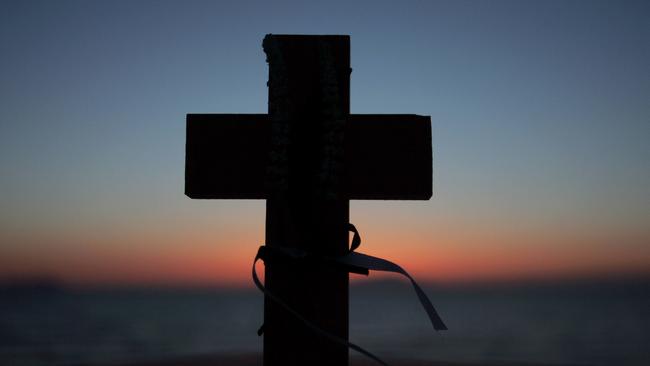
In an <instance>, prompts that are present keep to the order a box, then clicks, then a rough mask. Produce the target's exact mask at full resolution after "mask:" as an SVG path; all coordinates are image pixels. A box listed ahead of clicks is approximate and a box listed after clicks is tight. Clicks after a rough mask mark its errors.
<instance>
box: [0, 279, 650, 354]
mask: <svg viewBox="0 0 650 366" xmlns="http://www.w3.org/2000/svg"><path fill="white" fill-rule="evenodd" d="M423 287H424V288H425V291H426V293H427V294H428V295H429V297H430V298H431V300H432V302H433V303H434V305H435V306H436V308H437V310H438V311H439V313H440V315H441V316H442V318H443V319H444V321H445V322H446V324H447V326H448V328H449V330H447V331H440V332H436V331H434V330H433V329H432V327H431V324H430V323H429V321H428V319H427V317H426V313H425V312H424V310H423V309H422V308H421V305H420V304H419V302H418V299H417V296H416V295H415V293H414V291H413V289H412V288H411V287H410V284H409V283H408V282H403V281H375V282H372V281H371V282H362V283H355V284H353V285H352V286H351V289H350V340H351V341H352V342H354V343H356V344H358V345H360V346H361V347H364V348H365V349H367V350H369V351H371V352H373V353H375V354H377V355H378V356H380V357H384V358H388V359H395V358H408V359H417V360H432V361H449V362H457V363H470V364H471V363H497V364H499V363H503V364H509V363H510V364H512V363H526V364H533V365H535V364H542V365H639V366H647V365H650V280H648V279H633V280H630V279H625V280H601V281H595V280H591V281H573V282H566V281H565V282H555V283H544V282H540V283H534V284H531V283H524V284H480V285H477V284H465V285H454V286H450V285H447V286H441V285H426V286H423ZM262 310H263V294H262V293H260V292H258V291H256V290H255V289H223V288H161V287H158V288H152V287H131V288H120V287H117V288H116V287H112V288H107V287H104V288H82V289H80V288H77V289H74V288H65V287H59V286H51V285H42V284H40V285H32V286H10V287H6V286H5V288H4V289H1V290H0V365H7V366H45V365H48V366H50V365H119V364H124V363H127V362H134V361H149V360H163V359H172V358H181V359H182V358H183V357H193V356H201V355H212V354H226V353H259V352H261V351H262V338H261V337H258V336H257V330H258V328H259V327H260V325H261V324H262ZM354 353H355V352H354V351H351V354H354Z"/></svg>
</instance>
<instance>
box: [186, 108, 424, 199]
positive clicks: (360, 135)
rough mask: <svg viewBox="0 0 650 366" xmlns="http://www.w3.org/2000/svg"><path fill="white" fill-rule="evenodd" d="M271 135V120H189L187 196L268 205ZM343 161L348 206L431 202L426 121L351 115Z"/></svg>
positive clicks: (262, 117)
mask: <svg viewBox="0 0 650 366" xmlns="http://www.w3.org/2000/svg"><path fill="white" fill-rule="evenodd" d="M270 127H271V124H270V120H269V117H268V115H266V114H188V115H187V140H186V157H185V194H186V195H187V196H189V197H190V198H203V199H265V198H266V189H265V179H266V178H265V177H266V166H267V163H268V159H269V157H268V154H269V143H270V141H269V140H270ZM345 156H346V157H345V166H346V174H345V192H347V196H348V199H362V200H427V199H429V198H431V194H432V169H433V166H432V147H431V119H430V117H429V116H418V115H412V114H386V115H379V114H352V115H350V116H349V117H348V121H347V124H346V131H345Z"/></svg>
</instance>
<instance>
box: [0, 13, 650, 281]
mask: <svg viewBox="0 0 650 366" xmlns="http://www.w3.org/2000/svg"><path fill="white" fill-rule="evenodd" d="M271 3H273V4H271ZM649 19H650V3H649V2H647V1H638V2H633V1H606V2H602V1H514V0H513V1H489V2H488V1H417V2H412V1H392V2H385V1H376V0H375V1H354V2H353V1H339V2H333V1H327V2H325V1H322V2H309V1H293V2H284V1H279V2H278V1H273V2H271V1H260V2H250V1H243V0H240V1H230V2H225V1H224V2H219V1H6V0H5V1H2V2H1V3H0V192H1V195H0V281H2V280H10V279H16V278H30V277H52V278H57V279H61V280H63V281H65V282H67V283H71V284H107V283H109V284H113V283H118V284H152V283H153V284H215V285H227V286H231V285H237V286H238V285H246V286H250V278H249V276H250V265H251V263H252V259H253V256H254V255H255V252H256V250H257V247H258V246H259V245H260V244H262V243H263V242H264V215H265V210H264V201H252V200H248V201H243V200H242V201H210V200H205V201H200V200H190V199H189V198H187V197H186V196H184V195H183V174H184V147H185V145H184V144H185V114H186V113H266V109H267V104H266V103H267V88H266V80H267V73H268V68H267V64H266V62H265V55H264V53H263V51H262V46H261V42H262V39H263V37H264V35H265V34H267V33H304V34H349V35H350V36H351V57H352V68H353V73H352V76H351V111H352V113H416V114H423V115H430V116H431V120H432V124H433V143H434V147H433V150H434V197H433V198H432V200H430V201H417V202H416V201H413V202H408V201H401V202H398V201H353V202H352V203H351V220H352V222H353V223H354V224H355V225H356V226H357V227H358V228H359V229H360V231H361V234H362V237H363V243H362V246H361V248H360V249H359V250H360V251H361V252H364V253H368V254H371V255H378V256H383V257H386V258H387V259H391V260H394V261H396V262H398V263H400V264H402V265H403V266H404V267H405V268H406V269H407V270H410V271H411V272H412V274H414V275H415V276H416V277H417V278H419V279H422V280H426V281H437V282H448V281H490V280H527V279H538V278H560V279H562V278H572V277H576V276H577V277H585V276H587V277H589V276H610V275H624V274H640V273H641V274H650V142H649V141H650V21H649Z"/></svg>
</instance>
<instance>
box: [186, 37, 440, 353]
mask: <svg viewBox="0 0 650 366" xmlns="http://www.w3.org/2000/svg"><path fill="white" fill-rule="evenodd" d="M263 47H264V51H265V52H266V55H267V61H268V63H269V82H268V87H269V109H268V110H269V113H268V114H188V115H187V145H186V161H185V163H186V167H185V194H186V195H188V196H189V197H191V198H204V199H205V198H207V199H266V245H267V246H270V247H292V248H299V249H302V250H304V251H307V252H309V253H316V254H319V255H327V256H340V255H343V254H345V253H347V251H348V249H349V248H348V240H349V237H348V221H349V200H350V199H365V200H407V199H410V200H428V199H429V198H431V189H432V161H431V160H432V152H431V121H430V118H429V117H428V116H417V115H403V114H402V115H371V114H367V115H354V114H352V115H351V114H350V72H351V69H350V38H349V36H304V35H267V36H266V37H265V38H264V43H263ZM376 77H377V78H378V79H381V78H382V75H376ZM384 103H388V104H390V101H384ZM265 271H266V272H265V286H266V288H267V289H268V290H269V291H271V292H273V293H274V294H275V295H277V296H278V297H280V298H281V299H282V300H284V301H285V302H286V303H287V304H288V305H290V306H291V307H292V308H293V309H295V310H296V311H297V312H298V313H300V314H301V315H302V316H304V317H305V318H307V319H308V320H310V321H311V322H312V323H314V324H316V325H317V326H318V327H320V328H321V329H323V330H325V331H327V332H329V333H331V334H334V335H336V336H338V337H341V338H343V339H348V272H347V271H344V270H341V269H340V268H328V267H322V266H314V267H305V266H299V265H291V264H290V263H266V270H265ZM264 324H265V327H264V364H265V365H267V366H279V365H282V366H293V365H327V366H332V365H347V362H348V349H347V348H346V347H344V346H342V345H340V344H337V343H334V342H332V341H331V340H329V339H327V338H324V337H323V336H322V335H319V334H315V333H313V332H311V331H310V330H309V329H307V328H305V326H304V325H303V324H302V323H301V322H299V321H298V320H297V319H296V318H295V317H294V316H292V315H291V314H289V313H288V312H287V311H286V310H285V309H283V308H282V307H280V306H278V304H276V303H274V302H273V301H271V300H270V299H269V298H268V296H267V297H265V304H264Z"/></svg>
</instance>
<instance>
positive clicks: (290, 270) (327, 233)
mask: <svg viewBox="0 0 650 366" xmlns="http://www.w3.org/2000/svg"><path fill="white" fill-rule="evenodd" d="M264 51H265V52H266V55H267V61H268V63H269V83H268V87H269V117H270V120H271V135H270V138H271V140H270V150H271V153H270V154H269V159H270V161H269V164H268V167H267V169H268V170H267V175H266V177H267V178H266V179H267V192H268V196H267V201H266V245H268V246H270V247H273V246H281V247H292V248H298V249H302V250H304V251H306V252H309V253H315V254H320V255H326V256H339V255H343V254H345V253H346V251H347V250H348V226H347V225H348V218H349V214H348V212H349V200H348V198H347V196H346V195H345V192H343V187H344V185H343V174H344V173H345V166H344V163H345V155H344V147H345V146H344V138H345V124H346V121H347V118H348V115H349V93H350V92H349V90H350V87H349V86H350V44H349V37H347V36H327V37H319V38H317V39H314V38H313V37H309V36H306V37H296V36H290V37H283V36H274V35H269V36H267V37H266V38H265V39H264ZM265 268H266V270H265V282H266V288H267V289H268V290H269V291H270V292H272V293H274V294H275V295H277V296H278V297H280V298H281V299H283V300H284V301H285V302H286V303H287V304H288V305H289V306H290V307H291V308H293V309H294V310H296V311H297V312H298V313H299V314H301V315H302V316H304V317H305V318H306V319H308V320H310V321H311V322H312V323H314V324H315V325H317V326H318V327H320V328H321V329H323V330H325V331H326V332H329V333H331V334H334V335H336V336H338V337H340V338H343V339H347V338H348V273H347V272H346V271H343V270H341V269H334V268H327V267H323V268H313V267H310V268H307V267H305V266H298V265H286V264H284V263H273V262H270V263H267V266H266V267H265ZM264 331H265V334H264V364H265V365H266V366H276V365H277V366H280V365H296V366H297V365H347V363H348V349H347V347H345V346H344V345H341V344H338V343H334V342H332V341H331V340H329V339H327V338H324V337H323V336H321V335H318V334H316V333H314V332H313V331H311V330H310V329H308V328H306V327H305V325H304V324H302V322H300V321H299V320H298V319H296V318H295V317H294V316H293V315H292V314H289V313H288V312H287V311H286V310H285V309H283V308H282V307H280V306H279V305H278V304H277V303H275V302H274V301H273V300H272V299H269V298H268V297H267V298H266V299H265V304H264Z"/></svg>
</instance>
